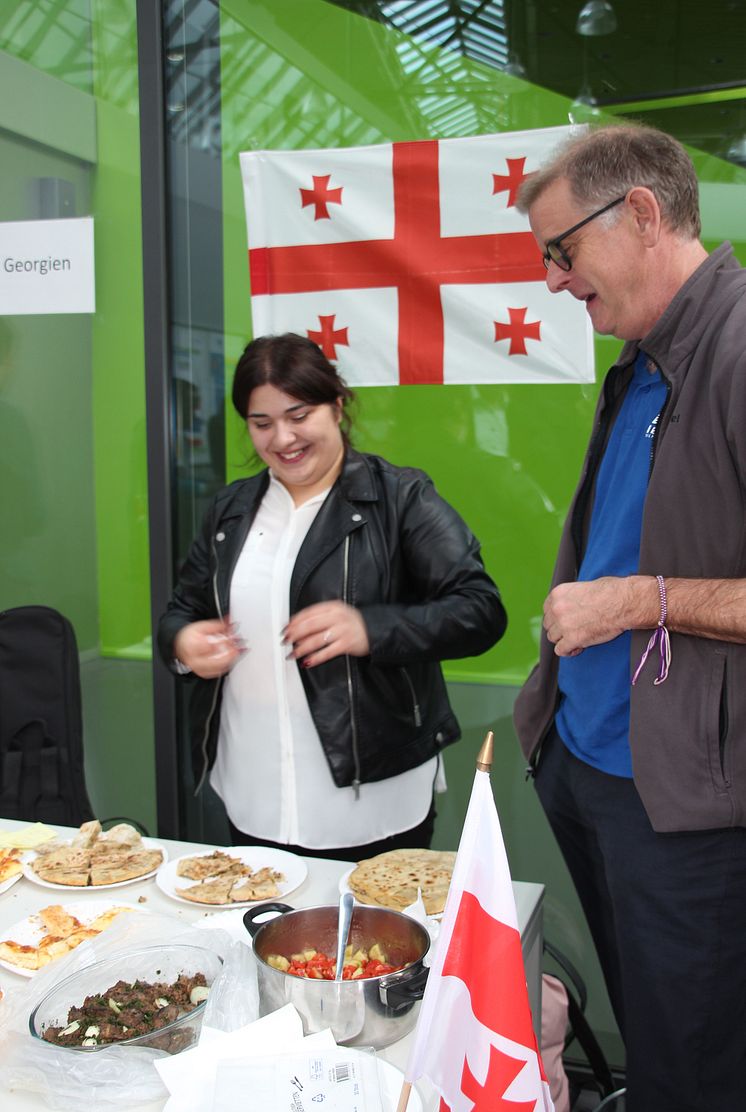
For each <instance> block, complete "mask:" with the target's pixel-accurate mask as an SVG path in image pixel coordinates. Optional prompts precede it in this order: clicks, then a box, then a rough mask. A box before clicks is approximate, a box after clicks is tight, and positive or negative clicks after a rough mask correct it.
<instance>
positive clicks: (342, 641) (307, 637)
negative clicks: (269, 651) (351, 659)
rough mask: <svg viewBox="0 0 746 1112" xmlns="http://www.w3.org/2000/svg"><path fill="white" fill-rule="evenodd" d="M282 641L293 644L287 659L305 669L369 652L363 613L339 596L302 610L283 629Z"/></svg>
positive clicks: (364, 654)
mask: <svg viewBox="0 0 746 1112" xmlns="http://www.w3.org/2000/svg"><path fill="white" fill-rule="evenodd" d="M282 640H283V644H285V645H289V646H290V652H289V653H288V656H287V659H288V660H290V659H294V660H300V661H301V663H302V666H303V667H304V668H315V667H316V665H317V664H324V663H325V662H326V661H327V660H333V659H334V657H335V656H344V655H349V656H367V655H368V653H369V652H370V645H369V643H368V630H367V629H366V627H365V622H364V621H363V616H362V614H361V613H360V611H359V610H356V609H355V607H354V606H348V605H347V603H346V602H341V601H340V600H339V599H335V600H332V601H331V602H317V603H315V604H314V605H313V606H307V607H306V609H305V610H299V611H298V613H297V614H294V615H293V617H292V618H291V619H290V621H289V622H288V624H287V625H286V626H285V628H284V630H283V631H282Z"/></svg>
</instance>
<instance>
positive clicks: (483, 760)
mask: <svg viewBox="0 0 746 1112" xmlns="http://www.w3.org/2000/svg"><path fill="white" fill-rule="evenodd" d="M494 744H495V735H494V734H493V733H492V730H488V732H487V736H486V738H485V739H484V741H483V742H482V748H481V749H480V750H479V754H478V756H477V772H486V773H487V774H488V775H489V773H490V771H491V769H492V755H493V751H494ZM411 1092H412V1082H411V1081H404V1082H402V1087H401V1093H400V1094H399V1103H398V1105H397V1106H396V1112H406V1108H407V1105H408V1104H409V1094H410V1093H411Z"/></svg>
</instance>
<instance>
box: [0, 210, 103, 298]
mask: <svg viewBox="0 0 746 1112" xmlns="http://www.w3.org/2000/svg"><path fill="white" fill-rule="evenodd" d="M95 311H96V283H95V271H94V264H93V217H91V216H83V217H80V218H75V219H73V218H70V217H68V218H65V219H64V220H13V221H7V222H5V223H0V315H2V316H15V315H16V314H29V313H95Z"/></svg>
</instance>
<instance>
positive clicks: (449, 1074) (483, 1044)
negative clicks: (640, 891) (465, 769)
mask: <svg viewBox="0 0 746 1112" xmlns="http://www.w3.org/2000/svg"><path fill="white" fill-rule="evenodd" d="M486 751H487V752H488V753H489V758H488V759H486V758H485V756H484V754H485V752H486ZM491 763H492V735H491V734H488V737H487V741H486V742H485V745H484V747H483V749H482V753H480V758H479V761H478V762H477V772H476V774H475V779H474V786H473V788H472V794H471V799H470V801H469V808H468V811H467V813H466V819H465V821H464V828H463V831H462V834H461V841H460V843H459V848H458V855H457V857H456V864H455V866H454V870H453V879H452V880H451V887H450V890H449V893H448V899H447V901H446V907H445V911H444V913H443V922H442V925H441V931H440V934H439V936H438V939H437V943H436V948H435V954H434V957H433V962H432V965H431V968H430V974H429V976H428V981H427V987H426V989H425V995H424V997H423V999H422V1006H421V1010H420V1015H419V1018H418V1021H417V1027H416V1030H415V1036H414V1044H413V1046H412V1050H411V1053H410V1058H409V1063H408V1065H407V1069H406V1071H405V1077H406V1081H407V1084H406V1085H405V1087H404V1089H403V1091H402V1100H401V1101H400V1103H399V1108H400V1109H403V1108H404V1107H406V1103H407V1096H408V1094H407V1087H408V1086H409V1085H411V1083H412V1082H414V1081H416V1080H417V1079H418V1078H420V1077H423V1076H425V1077H427V1078H428V1079H429V1080H430V1081H431V1082H432V1084H433V1085H434V1086H435V1088H436V1090H437V1091H438V1093H439V1094H440V1097H441V1100H440V1106H439V1107H440V1112H554V1104H553V1102H552V1098H551V1096H550V1095H549V1085H548V1083H547V1080H546V1077H545V1075H544V1067H543V1065H542V1062H541V1057H540V1055H539V1051H538V1048H537V1043H536V1037H535V1035H534V1029H533V1026H532V1021H531V1008H530V1005H529V999H528V988H527V986H526V973H525V969H524V965H523V953H522V950H521V936H520V932H519V930H518V915H517V912H516V906H515V899H514V896H513V886H512V883H511V880H510V870H509V868H508V859H507V856H506V853H505V846H504V844H503V839H502V832H501V830H500V822H499V819H498V817H497V811H496V809H495V801H494V798H493V796H492V786H491V784H490V776H489V771H488V769H489V766H490V764H491ZM483 769H486V770H487V771H482V770H483Z"/></svg>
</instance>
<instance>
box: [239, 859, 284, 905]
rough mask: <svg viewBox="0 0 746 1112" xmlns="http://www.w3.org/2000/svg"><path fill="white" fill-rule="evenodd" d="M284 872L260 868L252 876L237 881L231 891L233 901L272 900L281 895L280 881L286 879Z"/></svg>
mask: <svg viewBox="0 0 746 1112" xmlns="http://www.w3.org/2000/svg"><path fill="white" fill-rule="evenodd" d="M284 879H285V877H284V876H283V874H282V873H278V872H276V871H275V870H274V869H270V868H266V867H265V868H264V869H258V870H257V871H256V872H255V873H253V874H252V875H251V876H249V877H246V878H245V879H241V880H238V881H236V883H235V884H234V885H233V887H232V888H231V891H230V898H231V901H232V902H233V903H243V902H245V901H247V900H271V899H274V897H275V896H279V895H280V888H279V885H278V881H281V880H284Z"/></svg>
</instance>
